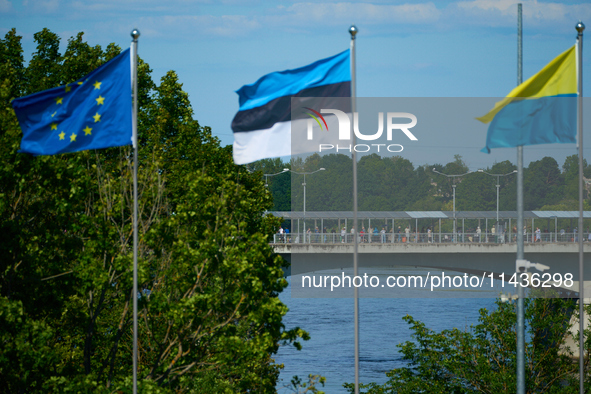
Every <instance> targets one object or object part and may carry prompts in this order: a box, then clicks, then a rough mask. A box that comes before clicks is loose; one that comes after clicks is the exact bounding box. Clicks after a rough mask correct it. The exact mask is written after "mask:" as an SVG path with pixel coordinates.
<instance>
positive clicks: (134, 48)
mask: <svg viewBox="0 0 591 394" xmlns="http://www.w3.org/2000/svg"><path fill="white" fill-rule="evenodd" d="M139 36H140V31H139V30H138V29H133V30H132V31H131V37H132V38H133V40H132V41H131V80H132V84H133V110H132V114H131V130H132V137H131V138H132V143H133V291H132V294H131V296H132V297H133V394H137V368H138V365H137V361H138V360H137V359H138V349H137V249H138V245H137V244H138V242H137V227H138V225H137V224H138V217H137V165H138V164H137V39H138V38H139Z"/></svg>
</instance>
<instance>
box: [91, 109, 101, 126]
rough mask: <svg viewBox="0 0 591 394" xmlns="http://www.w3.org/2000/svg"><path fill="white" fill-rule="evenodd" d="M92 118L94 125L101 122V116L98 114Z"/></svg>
mask: <svg viewBox="0 0 591 394" xmlns="http://www.w3.org/2000/svg"><path fill="white" fill-rule="evenodd" d="M92 118H93V119H94V123H96V122H100V121H101V116H100V115H99V113H98V112H97V113H96V114H95V115H94V116H93V117H92Z"/></svg>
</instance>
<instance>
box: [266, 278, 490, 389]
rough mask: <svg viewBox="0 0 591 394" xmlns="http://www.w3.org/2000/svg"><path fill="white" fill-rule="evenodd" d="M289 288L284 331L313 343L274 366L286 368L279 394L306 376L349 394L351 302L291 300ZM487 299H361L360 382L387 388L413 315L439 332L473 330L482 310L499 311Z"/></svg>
mask: <svg viewBox="0 0 591 394" xmlns="http://www.w3.org/2000/svg"><path fill="white" fill-rule="evenodd" d="M287 279H288V281H289V282H290V287H288V288H286V289H285V290H284V292H283V293H282V294H281V295H280V297H279V298H280V299H281V301H283V303H285V304H286V305H287V306H288V307H289V312H288V313H287V315H286V316H285V317H284V320H283V321H284V324H285V326H286V328H293V327H296V326H297V327H300V328H302V329H304V330H306V331H307V332H308V333H309V334H310V336H311V339H310V340H309V341H303V342H302V345H303V346H302V350H301V351H298V350H297V349H295V347H293V346H282V347H281V348H280V349H279V352H278V354H277V355H276V362H277V363H283V364H284V365H285V368H284V369H283V371H282V372H281V375H280V382H279V384H278V385H277V389H278V392H279V393H287V392H290V391H288V390H286V389H285V388H282V387H283V386H284V385H286V384H288V383H289V381H290V380H291V378H292V376H294V375H298V376H299V377H300V378H302V380H305V379H304V378H306V377H307V376H308V374H320V375H322V376H325V377H326V385H325V386H324V388H320V389H321V390H323V391H325V392H326V393H328V394H333V393H336V394H339V393H347V391H346V390H345V389H344V388H343V386H342V385H343V383H345V382H349V383H353V382H354V381H355V370H354V344H353V337H354V333H353V328H354V327H353V299H351V298H292V297H291V277H288V278H287ZM494 301H495V300H494V297H488V298H360V299H359V329H360V335H359V343H360V344H359V349H360V350H359V354H360V371H359V376H360V381H361V382H362V383H369V382H377V383H385V382H386V381H387V380H388V378H387V376H386V374H385V373H386V372H387V371H389V370H391V369H393V368H398V367H401V366H404V365H405V362H404V361H403V360H402V356H401V354H400V353H399V352H398V348H397V347H396V345H398V344H399V343H403V342H405V341H408V340H411V339H412V338H411V330H410V329H409V326H408V324H407V323H406V322H405V321H403V320H402V318H403V317H404V316H405V315H407V314H408V315H411V316H413V317H414V318H415V319H417V320H420V321H422V322H424V323H425V324H426V326H427V327H428V328H430V329H432V330H435V331H441V330H444V329H451V328H454V327H456V328H459V329H469V326H470V325H473V324H476V323H477V322H478V316H479V314H478V311H479V309H480V308H487V309H489V310H491V309H493V308H495V304H494Z"/></svg>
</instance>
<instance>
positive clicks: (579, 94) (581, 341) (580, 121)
mask: <svg viewBox="0 0 591 394" xmlns="http://www.w3.org/2000/svg"><path fill="white" fill-rule="evenodd" d="M575 28H576V29H577V32H578V34H577V47H576V53H577V137H578V138H577V141H578V144H579V228H578V231H577V234H578V235H579V392H580V393H581V394H583V393H584V392H585V389H584V383H585V360H584V357H583V356H584V354H585V353H584V352H585V347H584V346H585V334H584V328H585V298H584V292H585V279H584V277H583V274H584V266H583V30H585V25H584V24H583V22H581V21H579V23H577V25H576V26H575Z"/></svg>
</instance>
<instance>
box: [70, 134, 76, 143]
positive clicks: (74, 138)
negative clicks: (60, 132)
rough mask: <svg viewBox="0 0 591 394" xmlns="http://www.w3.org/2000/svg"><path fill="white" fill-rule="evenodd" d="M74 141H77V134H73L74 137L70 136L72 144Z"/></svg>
mask: <svg viewBox="0 0 591 394" xmlns="http://www.w3.org/2000/svg"><path fill="white" fill-rule="evenodd" d="M74 141H76V134H74V133H72V135H71V136H70V142H74Z"/></svg>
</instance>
